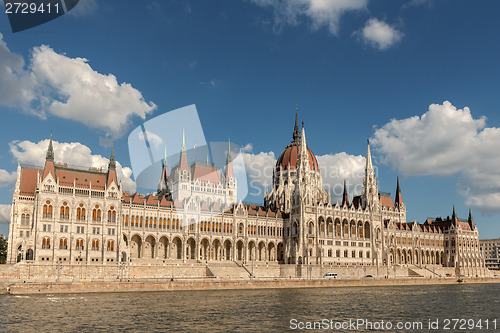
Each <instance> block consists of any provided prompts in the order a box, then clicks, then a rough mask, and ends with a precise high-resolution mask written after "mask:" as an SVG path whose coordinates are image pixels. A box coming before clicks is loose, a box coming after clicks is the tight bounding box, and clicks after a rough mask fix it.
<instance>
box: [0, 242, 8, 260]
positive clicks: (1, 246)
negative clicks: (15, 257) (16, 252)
mask: <svg viewBox="0 0 500 333" xmlns="http://www.w3.org/2000/svg"><path fill="white" fill-rule="evenodd" d="M6 261H7V241H6V240H5V239H3V238H0V264H5V262H6Z"/></svg>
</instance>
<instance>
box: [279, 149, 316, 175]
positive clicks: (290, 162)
mask: <svg viewBox="0 0 500 333" xmlns="http://www.w3.org/2000/svg"><path fill="white" fill-rule="evenodd" d="M300 147H301V143H300V142H292V143H291V144H290V145H288V147H286V148H285V150H283V152H282V153H281V155H280V157H279V158H278V161H277V162H276V167H278V166H279V167H281V169H282V170H287V169H297V165H298V163H299V162H298V161H299V149H300ZM307 151H308V153H309V167H310V168H311V170H313V171H318V170H319V168H318V161H317V160H316V156H314V154H313V152H312V151H311V150H310V149H309V147H307Z"/></svg>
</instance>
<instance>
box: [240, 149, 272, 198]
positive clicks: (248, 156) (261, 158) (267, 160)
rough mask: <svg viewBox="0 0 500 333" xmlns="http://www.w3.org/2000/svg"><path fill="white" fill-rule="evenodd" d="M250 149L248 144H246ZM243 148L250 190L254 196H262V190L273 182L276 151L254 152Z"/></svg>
mask: <svg viewBox="0 0 500 333" xmlns="http://www.w3.org/2000/svg"><path fill="white" fill-rule="evenodd" d="M244 148H246V151H248V149H249V147H248V145H247V146H245V147H244ZM244 151H245V150H244V149H242V155H243V161H244V163H245V170H246V172H247V177H248V192H249V194H250V195H253V196H260V195H261V194H262V191H263V190H264V189H266V188H270V187H271V186H272V184H273V170H274V166H275V165H276V157H275V156H274V152H272V151H270V152H268V153H266V152H260V153H258V154H252V153H250V152H244Z"/></svg>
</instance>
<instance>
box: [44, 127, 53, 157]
mask: <svg viewBox="0 0 500 333" xmlns="http://www.w3.org/2000/svg"><path fill="white" fill-rule="evenodd" d="M45 159H46V160H47V161H52V162H54V148H53V147H52V132H50V140H49V148H48V149H47V157H46V158H45Z"/></svg>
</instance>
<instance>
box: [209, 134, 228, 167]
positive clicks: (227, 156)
mask: <svg viewBox="0 0 500 333" xmlns="http://www.w3.org/2000/svg"><path fill="white" fill-rule="evenodd" d="M207 156H208V155H207ZM207 159H208V157H207ZM229 163H231V139H230V138H229V139H228V141H227V156H226V164H229Z"/></svg>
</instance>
